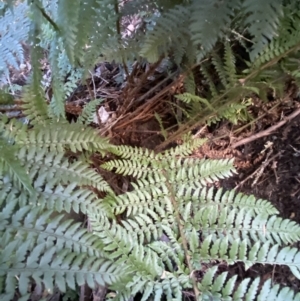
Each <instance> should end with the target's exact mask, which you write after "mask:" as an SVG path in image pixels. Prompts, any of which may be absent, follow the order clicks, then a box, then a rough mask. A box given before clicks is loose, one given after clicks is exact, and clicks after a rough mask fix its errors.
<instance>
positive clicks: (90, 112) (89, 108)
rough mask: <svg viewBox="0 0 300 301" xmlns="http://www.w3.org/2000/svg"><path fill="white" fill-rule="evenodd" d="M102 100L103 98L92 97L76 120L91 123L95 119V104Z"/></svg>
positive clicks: (97, 104)
mask: <svg viewBox="0 0 300 301" xmlns="http://www.w3.org/2000/svg"><path fill="white" fill-rule="evenodd" d="M102 101H103V99H94V100H91V101H90V102H89V103H87V104H86V105H85V106H84V108H83V110H82V113H81V115H80V116H79V117H78V120H77V122H78V123H82V124H89V123H92V122H93V121H94V120H95V114H96V109H97V106H99V105H100V103H101V102H102Z"/></svg>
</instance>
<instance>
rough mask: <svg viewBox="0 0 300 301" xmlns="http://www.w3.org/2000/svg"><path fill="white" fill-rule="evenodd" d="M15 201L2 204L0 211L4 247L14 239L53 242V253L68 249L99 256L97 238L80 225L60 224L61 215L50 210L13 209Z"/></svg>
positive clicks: (0, 227) (68, 222)
mask: <svg viewBox="0 0 300 301" xmlns="http://www.w3.org/2000/svg"><path fill="white" fill-rule="evenodd" d="M17 205H18V199H14V200H12V201H11V202H10V203H6V206H5V207H3V209H2V210H1V213H0V216H1V221H0V237H1V245H2V247H4V246H5V245H6V244H8V243H9V242H10V241H11V240H13V238H14V237H17V239H18V240H20V241H22V242H25V241H26V240H29V239H30V240H31V243H42V242H45V243H49V244H51V243H52V242H55V244H56V250H57V251H60V250H63V249H69V250H70V251H72V252H74V253H76V254H83V253H86V254H87V255H88V256H95V257H100V255H101V248H102V244H101V242H100V241H99V239H98V237H97V236H95V235H93V234H91V233H88V232H87V230H86V229H84V228H82V226H81V224H80V223H74V222H73V221H72V220H65V221H63V218H64V215H54V214H53V211H49V210H47V211H43V210H41V209H42V208H41V207H39V206H36V207H35V208H33V207H32V206H30V205H27V206H22V208H20V209H17Z"/></svg>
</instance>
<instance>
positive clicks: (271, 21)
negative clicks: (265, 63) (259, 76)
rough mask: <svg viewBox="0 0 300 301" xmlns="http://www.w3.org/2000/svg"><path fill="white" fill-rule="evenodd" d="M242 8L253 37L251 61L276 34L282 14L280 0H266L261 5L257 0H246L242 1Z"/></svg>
mask: <svg viewBox="0 0 300 301" xmlns="http://www.w3.org/2000/svg"><path fill="white" fill-rule="evenodd" d="M242 8H243V9H244V11H245V14H246V18H245V20H244V22H245V25H247V28H248V31H249V33H250V34H251V35H252V36H253V37H254V38H253V42H254V47H253V49H252V51H251V52H250V58H251V60H252V61H253V60H254V59H255V58H256V57H257V55H258V54H259V53H260V52H261V51H262V49H263V47H264V46H265V45H266V44H268V43H269V41H271V40H272V39H273V38H274V37H275V36H276V34H277V28H278V25H279V20H280V18H281V17H282V16H283V6H282V1H281V0H276V1H272V0H268V1H264V3H263V5H262V3H261V2H259V1H258V0H247V1H244V2H243V4H242Z"/></svg>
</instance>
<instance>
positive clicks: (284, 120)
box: [232, 108, 300, 148]
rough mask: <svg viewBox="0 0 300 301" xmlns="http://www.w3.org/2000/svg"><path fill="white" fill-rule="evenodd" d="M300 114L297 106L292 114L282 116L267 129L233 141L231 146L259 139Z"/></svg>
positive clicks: (234, 146)
mask: <svg viewBox="0 0 300 301" xmlns="http://www.w3.org/2000/svg"><path fill="white" fill-rule="evenodd" d="M299 114H300V108H298V109H297V110H296V111H294V112H293V113H292V114H290V115H289V116H287V117H284V119H283V120H281V121H280V122H278V123H277V124H275V125H273V126H271V127H269V128H268V129H266V130H264V131H261V132H259V133H257V134H254V135H252V136H250V137H247V138H245V139H242V140H240V141H238V142H236V143H234V144H233V145H232V148H236V147H238V146H241V145H243V144H247V143H250V142H252V141H254V140H256V139H259V138H262V137H265V136H268V135H270V134H271V133H272V132H274V131H275V130H277V129H278V128H280V127H281V126H283V125H284V124H286V123H287V122H288V121H291V120H292V119H293V118H295V117H296V116H298V115H299Z"/></svg>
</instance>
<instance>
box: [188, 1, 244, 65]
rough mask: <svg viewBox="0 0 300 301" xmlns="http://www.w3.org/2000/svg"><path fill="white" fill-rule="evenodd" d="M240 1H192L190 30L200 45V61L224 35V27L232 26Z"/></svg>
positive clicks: (196, 43) (194, 40)
mask: <svg viewBox="0 0 300 301" xmlns="http://www.w3.org/2000/svg"><path fill="white" fill-rule="evenodd" d="M239 6H240V1H238V0H234V1H230V2H228V1H227V2H220V1H218V0H214V1H210V0H204V1H196V0H194V1H192V7H191V9H192V10H191V11H192V14H191V24H190V30H191V33H192V40H193V42H194V45H195V46H198V45H200V46H201V49H202V50H201V51H200V52H199V54H198V61H199V60H201V59H202V58H203V56H204V55H205V54H206V53H207V52H208V51H210V50H212V49H213V47H214V45H215V44H216V42H217V40H218V38H220V37H222V36H223V35H224V28H225V29H226V27H229V26H230V23H231V19H232V17H233V16H234V11H235V9H239Z"/></svg>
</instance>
